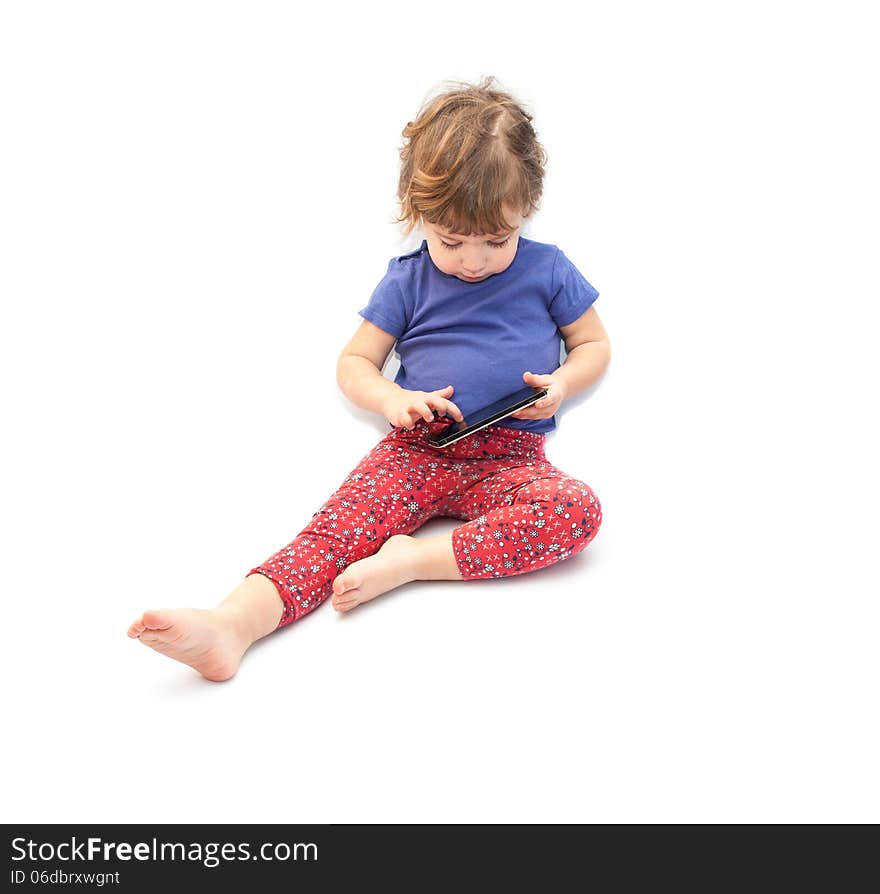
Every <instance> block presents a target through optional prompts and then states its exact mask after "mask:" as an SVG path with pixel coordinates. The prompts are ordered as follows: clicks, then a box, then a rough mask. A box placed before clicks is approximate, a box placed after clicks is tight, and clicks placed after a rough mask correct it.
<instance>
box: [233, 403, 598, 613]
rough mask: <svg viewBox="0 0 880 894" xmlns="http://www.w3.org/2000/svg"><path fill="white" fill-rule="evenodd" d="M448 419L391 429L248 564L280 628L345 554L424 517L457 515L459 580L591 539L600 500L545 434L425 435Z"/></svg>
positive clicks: (552, 555)
mask: <svg viewBox="0 0 880 894" xmlns="http://www.w3.org/2000/svg"><path fill="white" fill-rule="evenodd" d="M449 424H451V420H449V419H448V418H445V417H444V418H440V419H435V420H433V421H432V422H425V421H424V420H419V422H418V423H417V424H416V427H415V428H414V429H413V430H412V431H407V430H406V429H403V428H395V429H393V430H392V431H390V432H389V433H388V434H387V435H386V436H385V437H384V438H382V440H381V441H379V443H378V444H377V445H376V446H375V447H374V448H373V449H372V450H371V451H370V452H369V453H368V454H367V455H366V456H365V457H364V458H363V459H362V460H361V461H360V462H359V463H358V465H357V466H356V467H355V468H354V469H353V470H352V472H351V473H350V474H349V475H348V477H347V478H346V479H345V480H344V481H343V482H342V484H341V485H340V486H339V488H338V489H337V490H336V492H335V493H334V494H333V496H331V497H330V499H329V500H327V502H326V503H325V504H324V505H323V506H322V507H321V508H320V509H319V510H318V511H317V512H316V513H315V514H314V515H313V516H312V518H311V521H310V522H309V524H308V525H306V527H305V528H303V530H302V531H300V533H299V534H298V535H297V536H296V537H295V538H294V540H293V541H292V542H291V543H289V544H288V545H287V546H285V547H284V548H282V549H280V550H279V551H278V552H276V553H275V554H274V555H272V556H270V557H269V558H268V559H266V561H265V562H263V563H262V564H260V565H257V566H256V567H254V568H252V569H251V570H250V571H249V572H248V575H250V574H256V573H259V574H263V575H265V576H266V577H268V578H269V579H270V580H272V582H273V583H274V584H275V586H276V587H277V589H278V592H279V594H280V596H281V598H282V600H283V602H284V611H283V614H282V616H281V620H280V622H279V624H278V626H279V627H283V626H284V625H286V624H289V623H291V622H292V621H295V620H298V619H299V618H301V617H303V615H306V614H308V613H309V612H310V611H312V610H313V609H315V608H316V607H317V606H318V605H320V604H321V603H322V602H323V601H324V600H325V599H327V597H328V596H330V595H331V594H332V592H333V580H334V578H336V577H337V576H338V575H339V574H341V573H342V572H343V570H344V569H345V568H347V567H348V566H349V565H351V564H352V563H353V562H357V561H359V560H360V559H364V558H366V557H367V556H371V555H373V554H374V553H376V552H377V551H378V550H379V548H380V547H381V546H382V544H383V543H384V542H385V541H386V540H387V539H388V538H389V537H391V536H392V535H394V534H411V533H412V532H413V531H415V530H417V529H418V528H419V527H421V526H422V525H423V524H424V523H425V522H426V521H428V520H429V519H432V518H437V517H447V518H456V519H461V520H463V521H464V522H465V524H462V525H461V526H459V527H457V528H455V529H454V530H453V531H452V547H453V552H454V554H455V560H456V563H457V565H458V568H459V571H460V572H461V575H462V579H463V580H481V579H488V578H494V577H511V576H513V575H516V574H523V573H525V572H528V571H537V570H539V569H540V568H545V567H546V566H548V565H552V564H554V563H555V562H559V561H562V560H563V559H566V558H568V557H569V556H573V555H575V554H576V553H578V552H580V551H581V550H582V549H583V548H584V547H585V546H586V545H587V544H588V543H589V542H590V541H591V540H592V539H593V537H595V536H596V532H597V531H598V530H599V526H600V524H601V523H602V509H601V506H600V505H599V500H598V499H597V498H596V495H595V494H594V493H593V491H592V490H591V489H590V488H589V487H588V486H587V485H586V484H584V483H583V482H582V481H578V480H577V479H575V478H572V477H570V476H569V475H566V474H565V473H564V472H562V471H560V470H559V469H557V468H556V467H555V466H553V465H552V464H551V463H549V462H548V461H547V458H546V455H545V453H544V442H545V435H544V434H543V433H538V432H530V431H525V430H522V429H513V428H506V427H504V426H494V425H493V426H490V427H489V428H486V429H483V430H482V431H478V432H475V433H474V434H472V435H468V436H467V437H465V438H462V439H461V440H460V441H457V442H456V443H455V444H451V445H450V446H448V447H434V446H432V445H431V444H429V443H428V442H427V437H428V435H430V434H433V433H434V432H437V431H440V430H442V429H444V428H445V427H446V426H447V425H449Z"/></svg>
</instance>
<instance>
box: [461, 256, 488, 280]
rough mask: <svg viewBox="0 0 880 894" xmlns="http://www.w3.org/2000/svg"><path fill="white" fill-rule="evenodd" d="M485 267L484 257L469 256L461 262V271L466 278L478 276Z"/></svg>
mask: <svg viewBox="0 0 880 894" xmlns="http://www.w3.org/2000/svg"><path fill="white" fill-rule="evenodd" d="M485 267H486V258H485V256H484V255H480V256H474V255H471V256H470V257H469V258H467V259H466V260H464V261H462V270H464V272H465V274H466V275H467V276H478V275H479V274H480V273H482V272H483V270H484V268H485Z"/></svg>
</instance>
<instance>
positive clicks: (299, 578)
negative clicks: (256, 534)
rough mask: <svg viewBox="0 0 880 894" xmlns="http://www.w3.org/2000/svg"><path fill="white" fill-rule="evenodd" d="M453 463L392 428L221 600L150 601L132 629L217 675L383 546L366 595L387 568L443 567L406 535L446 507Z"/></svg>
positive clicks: (400, 573) (387, 577) (398, 575)
mask: <svg viewBox="0 0 880 894" xmlns="http://www.w3.org/2000/svg"><path fill="white" fill-rule="evenodd" d="M451 466H452V463H451V461H449V460H445V459H444V458H443V457H442V455H440V454H438V453H437V452H434V453H426V452H425V451H424V449H423V447H422V445H421V444H420V443H419V442H418V441H417V439H414V437H413V436H412V433H407V432H405V430H400V429H395V430H393V431H391V432H389V434H388V435H386V437H385V438H383V439H382V441H380V442H379V444H377V445H376V447H374V448H373V450H372V451H370V453H369V454H367V456H366V457H364V459H363V460H361V462H360V463H359V464H358V466H357V467H356V468H355V469H354V470H353V471H352V472H351V474H350V475H349V476H348V477H347V478H346V479H345V481H344V482H343V484H342V485H341V486H340V487H339V488H338V489H337V491H336V493H334V494H333V496H332V497H331V498H330V499H329V500H328V501H327V503H325V504H324V506H323V507H322V508H321V509H319V510H318V511H317V512H316V513H315V514H314V515H313V516H312V519H311V521H310V522H309V524H308V525H307V526H306V527H305V528H304V529H303V530H302V531H301V532H300V534H299V535H298V536H297V537H296V538H295V539H294V540H293V541H292V542H291V543H289V544H288V545H287V546H286V547H284V548H283V549H282V550H279V551H278V552H277V553H275V554H274V555H273V556H271V557H269V558H268V559H267V560H266V561H265V562H263V563H262V564H261V565H258V566H256V567H255V568H252V569H251V570H250V571H249V572H248V573H247V575H246V577H245V579H244V580H243V581H242V582H241V584H239V586H238V587H236V589H235V590H233V592H232V593H230V594H229V596H227V597H226V599H224V600H223V601H222V602H221V603H220V604H219V605H218V606H217V607H216V608H214V609H208V610H205V609H190V608H181V609H163V610H161V611H148V612H145V613H144V614H143V615H142V616H141V617H140V618H139V619H138V620H137V621H135V622H134V623H133V624H132V625H131V627H130V628H129V636H131V637H133V638H138V639H140V640H141V642H142V643H144V644H145V645H149V646H151V647H152V648H154V649H155V650H156V651H158V652H161V653H162V654H164V655H167V656H169V657H171V658H175V659H177V660H179V661H183V662H184V663H186V664H189V665H190V666H191V667H194V668H195V669H196V670H198V671H199V672H200V673H201V674H202V675H203V676H205V677H207V678H208V679H210V680H225V679H228V678H229V677H231V676H232V675H233V674H234V673H235V672H236V670H237V669H238V665H239V662H240V660H241V657H242V655H243V654H244V652H245V651H246V650H247V649H248V647H249V646H250V645H251V644H252V643H253V642H255V641H256V640H257V639H259V638H260V637H262V636H265V635H266V634H268V633H271V632H272V631H273V630H275V629H276V628H278V627H280V626H283V625H285V624H288V623H290V622H291V621H293V620H296V619H298V618H301V617H302V616H303V615H305V614H307V613H308V612H310V611H312V610H313V609H314V608H315V607H316V606H318V605H320V603H321V602H323V601H324V600H325V599H326V598H327V597H328V596H330V595H331V594H332V593H333V592H334V588H333V582H334V579H336V578H337V576H338V575H340V574H341V573H342V572H343V571H345V569H346V568H347V567H348V566H349V565H350V564H352V563H354V562H359V561H360V560H362V559H366V558H367V557H368V556H372V555H373V554H374V553H377V552H378V551H379V550H380V547H381V548H382V549H383V552H384V555H383V559H382V562H381V563H378V564H379V566H380V567H381V569H382V572H381V575H377V574H376V573H371V575H370V577H371V578H372V579H373V583H372V584H370V585H369V587H368V588H367V589H364V590H363V591H362V593H361V595H362V596H364V597H365V598H364V599H361V600H360V601H365V600H366V598H372V596H373V595H378V593H377V592H374V591H375V590H376V587H377V581H378V580H379V577H382V580H383V582H384V586H385V589H390V588H391V587H392V586H398V585H399V584H401V583H404V582H406V581H407V580H412V579H413V577H412V576H411V575H413V574H422V573H427V571H426V569H427V570H430V569H433V568H435V567H436V568H437V570H438V573H440V572H441V571H442V568H443V563H442V560H440V559H439V557H438V555H437V553H436V550H434V551H432V550H431V549H430V548H429V547H426V546H424V545H423V544H425V543H426V542H427V541H421V542H420V543H419V544H418V546H419V549H418V550H417V551H411V550H406V551H405V550H404V549H402V546H404V545H405V544H407V543H408V542H410V541H413V542H414V538H411V537H408V536H405V535H408V534H409V533H410V532H412V531H414V530H415V529H417V528H418V527H420V526H421V525H422V524H423V523H424V522H425V521H427V520H428V519H429V518H432V517H433V516H434V515H436V514H437V510H438V507H440V506H441V505H442V504H443V501H444V498H445V495H446V492H447V490H448V488H449V486H450V482H451V481H452V480H453V479H454V478H455V472H454V470H452V468H451ZM395 535H400V536H395ZM416 552H417V553H418V558H417V559H416V554H415V553H416ZM377 570H379V568H374V569H373V572H376V571H377ZM362 572H363V569H362V570H361V572H360V574H361V577H360V578H359V579H363V575H362ZM353 580H354V579H350V580H349V581H348V583H349V584H351V583H352V582H353ZM337 589H340V590H343V589H348V590H352V589H357V587H351V586H348V587H346V588H343V587H342V586H338V587H337ZM367 592H371V593H372V595H370V596H366V594H367ZM340 595H342V594H340ZM354 595H355V594H354V593H351V592H349V595H348V597H347V598H346V599H343V600H341V602H340V604H339V605H338V606H337V608H339V609H340V610H347V608H349V607H352V605H351V603H352V600H353V598H354Z"/></svg>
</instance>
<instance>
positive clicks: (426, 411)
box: [416, 402, 434, 422]
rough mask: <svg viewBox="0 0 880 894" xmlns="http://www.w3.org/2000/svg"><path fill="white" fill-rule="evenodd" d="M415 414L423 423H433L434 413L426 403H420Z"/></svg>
mask: <svg viewBox="0 0 880 894" xmlns="http://www.w3.org/2000/svg"><path fill="white" fill-rule="evenodd" d="M416 412H417V413H418V414H419V415H420V416H421V417H422V419H424V420H425V422H433V421H434V411H433V410H432V409H431V408H430V407H429V406H428V404H427V403H424V402H423V403H421V404H419V405H418V408H417V409H416Z"/></svg>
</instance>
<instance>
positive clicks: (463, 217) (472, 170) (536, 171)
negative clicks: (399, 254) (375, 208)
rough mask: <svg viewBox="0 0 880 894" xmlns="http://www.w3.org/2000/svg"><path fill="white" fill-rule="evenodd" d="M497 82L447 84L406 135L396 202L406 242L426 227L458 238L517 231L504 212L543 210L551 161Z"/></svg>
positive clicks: (518, 106) (527, 116) (527, 214)
mask: <svg viewBox="0 0 880 894" xmlns="http://www.w3.org/2000/svg"><path fill="white" fill-rule="evenodd" d="M495 80H496V79H495V78H494V77H492V76H488V77H483V78H482V79H481V80H480V82H479V83H478V84H468V83H465V82H463V81H445V82H443V83H444V85H445V86H447V87H448V88H450V89H447V90H446V91H445V92H443V93H440V94H439V95H437V96H434V97H433V98H429V99H427V100H425V101H424V103H423V104H422V108H421V109H420V111H419V113H418V115H417V116H416V119H415V121H409V122H407V125H406V127H405V128H404V129H403V138H404V144H403V147H402V148H401V149H400V161H401V167H400V180H399V182H398V187H397V198H398V201H399V202H400V209H401V214H400V216H398V217H396V218H395V222H397V223H402V224H403V225H404V227H403V229H404V235H408V234H409V233H411V232H412V231H413V230H414V229H415V227H416V226H417V225H419V224H420V223H421V222H422V221H423V220H424V221H427V222H429V223H431V224H434V225H436V226H440V227H445V228H446V229H448V230H449V231H450V232H452V233H456V234H460V235H484V234H496V233H503V232H506V231H508V230H511V229H513V227H511V226H510V224H509V223H508V222H507V221H506V220H505V219H504V205H508V206H510V207H511V208H513V209H516V210H517V211H519V212H521V213H522V216H523V218H528V217H530V216H531V215H532V214H533V213H534V212H535V211H537V210H538V202H539V201H540V198H541V193H542V191H543V181H544V171H545V166H546V164H547V153H546V152H545V150H544V147H543V146H542V145H541V144H540V143H539V142H538V138H537V134H536V133H535V130H534V128H533V127H532V124H531V122H532V115H530V114H529V113H528V112H527V111H526V110H525V109H524V108H523V107H522V105H521V104H520V103H519V102H517V100H515V99H514V98H513V97H512V96H511V95H510V94H509V93H506V92H504V91H503V90H500V89H496V87H495Z"/></svg>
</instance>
